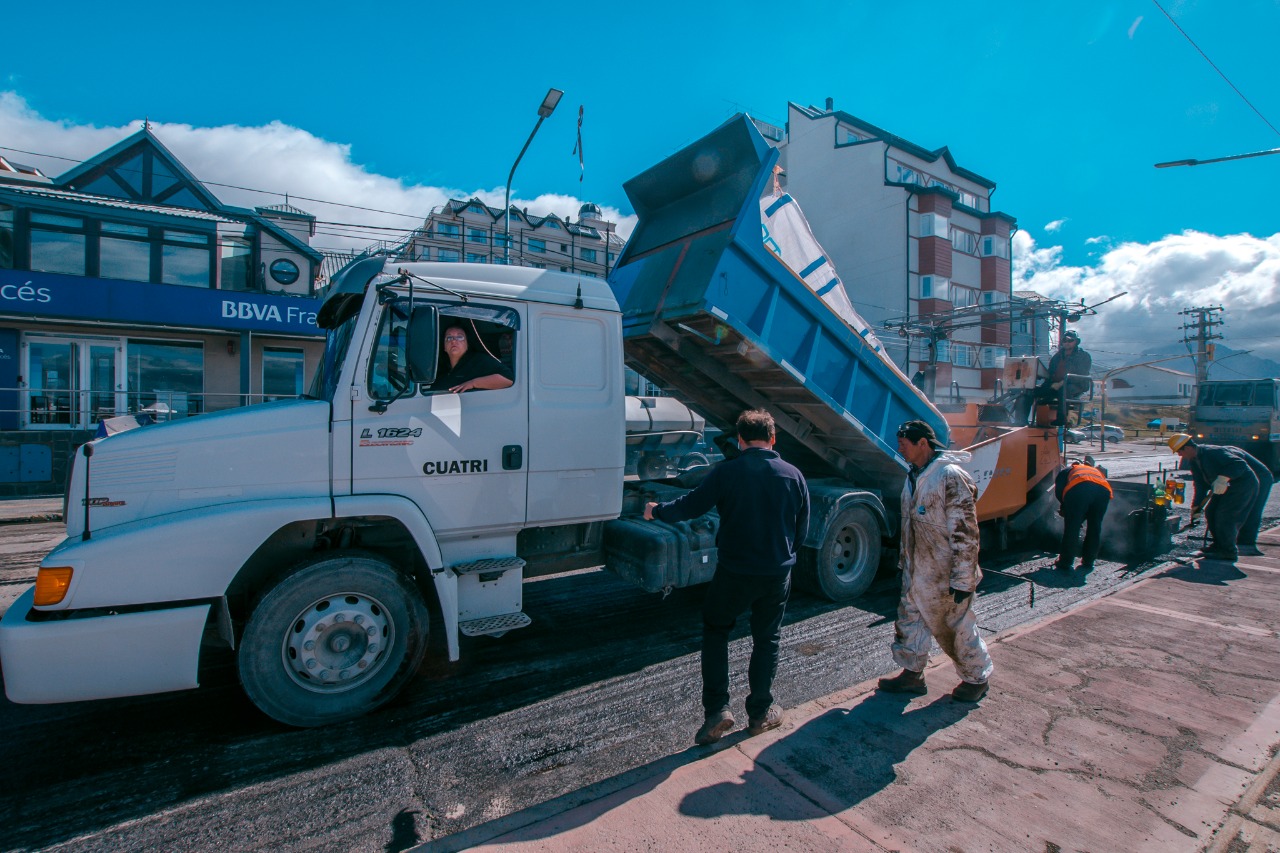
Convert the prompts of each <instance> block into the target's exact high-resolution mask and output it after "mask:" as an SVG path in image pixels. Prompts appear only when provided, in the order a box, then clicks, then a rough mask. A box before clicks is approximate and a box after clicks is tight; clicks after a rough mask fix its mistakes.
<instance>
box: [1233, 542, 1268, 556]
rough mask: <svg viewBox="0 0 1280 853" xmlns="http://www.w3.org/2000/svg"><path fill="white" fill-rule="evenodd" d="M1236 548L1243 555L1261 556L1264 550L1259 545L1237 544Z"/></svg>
mask: <svg viewBox="0 0 1280 853" xmlns="http://www.w3.org/2000/svg"><path fill="white" fill-rule="evenodd" d="M1236 550H1237V551H1239V552H1240V556H1242V557H1261V556H1262V551H1261V550H1259V549H1258V546H1257V545H1237V546H1236Z"/></svg>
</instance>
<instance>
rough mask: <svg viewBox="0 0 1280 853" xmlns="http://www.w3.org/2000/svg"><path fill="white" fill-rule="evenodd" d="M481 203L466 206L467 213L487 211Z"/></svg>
mask: <svg viewBox="0 0 1280 853" xmlns="http://www.w3.org/2000/svg"><path fill="white" fill-rule="evenodd" d="M488 212H489V211H487V210H485V209H484V208H483V207H482V206H481V205H478V204H472V205H469V206H468V207H467V213H488Z"/></svg>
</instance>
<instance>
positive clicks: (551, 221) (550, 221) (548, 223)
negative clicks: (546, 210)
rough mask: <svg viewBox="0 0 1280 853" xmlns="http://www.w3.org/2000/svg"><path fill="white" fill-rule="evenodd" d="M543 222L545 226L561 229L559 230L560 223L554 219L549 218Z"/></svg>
mask: <svg viewBox="0 0 1280 853" xmlns="http://www.w3.org/2000/svg"><path fill="white" fill-rule="evenodd" d="M542 224H543V225H544V226H545V227H547V228H553V229H555V230H556V231H559V230H560V223H559V222H556V221H555V220H554V219H548V220H546V221H545V222H543V223H542Z"/></svg>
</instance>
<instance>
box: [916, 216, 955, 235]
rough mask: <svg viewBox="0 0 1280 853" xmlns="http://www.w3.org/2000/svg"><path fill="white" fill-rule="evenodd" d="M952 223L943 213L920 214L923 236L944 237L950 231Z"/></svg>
mask: <svg viewBox="0 0 1280 853" xmlns="http://www.w3.org/2000/svg"><path fill="white" fill-rule="evenodd" d="M949 228H950V223H949V222H948V220H947V217H945V216H943V215H942V214H941V213H922V214H920V236H921V237H944V236H946V235H947V233H948V229H949Z"/></svg>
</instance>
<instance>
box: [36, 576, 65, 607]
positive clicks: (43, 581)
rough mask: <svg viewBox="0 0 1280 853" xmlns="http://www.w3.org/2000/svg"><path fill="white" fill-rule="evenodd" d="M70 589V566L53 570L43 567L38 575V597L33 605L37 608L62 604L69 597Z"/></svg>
mask: <svg viewBox="0 0 1280 853" xmlns="http://www.w3.org/2000/svg"><path fill="white" fill-rule="evenodd" d="M69 589H71V567H70V566H55V567H53V568H45V567H44V566H41V567H40V571H39V572H37V573H36V597H35V601H34V602H33V603H34V604H35V605H36V606H37V607H48V606H49V605H51V604H60V603H61V602H62V599H64V598H66V597H67V590H69Z"/></svg>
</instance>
